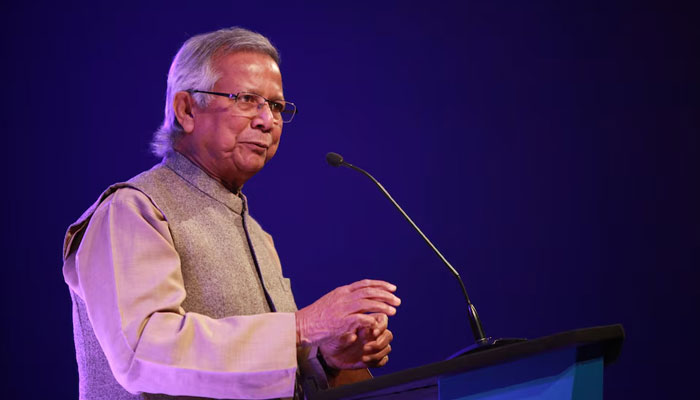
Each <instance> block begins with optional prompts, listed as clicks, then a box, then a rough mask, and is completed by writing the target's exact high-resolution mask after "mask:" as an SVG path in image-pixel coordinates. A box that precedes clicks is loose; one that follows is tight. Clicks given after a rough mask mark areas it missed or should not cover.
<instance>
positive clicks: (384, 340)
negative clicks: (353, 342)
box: [362, 329, 394, 354]
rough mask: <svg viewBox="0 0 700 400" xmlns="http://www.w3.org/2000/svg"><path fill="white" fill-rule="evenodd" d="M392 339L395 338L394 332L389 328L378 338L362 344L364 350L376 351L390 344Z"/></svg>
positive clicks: (367, 351) (368, 351) (366, 351)
mask: <svg viewBox="0 0 700 400" xmlns="http://www.w3.org/2000/svg"><path fill="white" fill-rule="evenodd" d="M392 340H394V334H393V333H392V332H391V331H390V330H388V329H387V330H385V331H384V332H382V334H381V335H380V336H379V337H378V338H377V339H376V340H374V341H371V342H367V343H365V344H364V346H362V351H363V352H364V353H367V354H369V353H373V352H376V351H378V350H379V349H383V348H384V347H386V346H388V345H389V343H391V341H392Z"/></svg>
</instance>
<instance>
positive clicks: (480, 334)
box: [326, 152, 525, 358]
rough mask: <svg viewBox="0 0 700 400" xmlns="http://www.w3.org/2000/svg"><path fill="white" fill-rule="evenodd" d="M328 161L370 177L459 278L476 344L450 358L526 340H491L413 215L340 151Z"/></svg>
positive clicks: (333, 164) (329, 154)
mask: <svg viewBox="0 0 700 400" xmlns="http://www.w3.org/2000/svg"><path fill="white" fill-rule="evenodd" d="M326 162H328V164H329V165H331V166H333V167H340V166H343V167H348V168H350V169H354V170H355V171H358V172H360V173H362V174H363V175H365V176H366V177H367V178H369V179H370V180H371V181H372V182H374V184H375V185H376V186H377V187H378V188H379V190H380V191H381V192H382V194H383V195H384V196H385V197H386V198H387V199H389V201H390V202H391V204H393V205H394V207H396V209H397V210H399V212H400V213H401V215H403V217H404V218H405V219H406V221H408V223H409V224H410V225H411V226H412V227H413V229H415V230H416V232H418V234H419V235H420V237H422V238H423V240H424V241H425V243H427V244H428V246H429V247H430V248H431V249H432V250H433V252H435V254H437V256H438V258H440V260H441V261H442V262H443V264H445V266H447V268H448V269H449V270H450V272H451V273H452V275H453V276H454V277H455V278H456V279H457V281H458V282H459V286H460V287H461V288H462V294H464V298H465V299H466V301H467V314H468V316H469V326H470V327H471V331H472V335H473V336H474V342H475V344H474V345H472V346H469V347H467V348H465V349H462V350H460V351H459V352H457V353H455V354H453V355H452V356H451V357H450V358H454V357H457V356H459V355H462V354H465V353H467V352H470V351H474V350H481V349H486V348H490V347H493V346H499V345H504V344H510V343H516V342H522V341H525V339H511V338H509V339H496V340H491V338H487V337H486V335H485V334H484V328H483V326H482V324H481V319H480V318H479V314H478V313H477V312H476V307H474V304H472V302H471V300H470V299H469V295H468V294H467V289H466V288H465V287H464V282H463V281H462V278H461V277H460V276H459V272H457V270H456V269H455V268H454V267H453V266H452V264H450V262H449V261H447V259H446V258H445V256H443V255H442V253H440V251H439V250H438V249H437V247H435V245H434V244H433V243H432V242H431V241H430V239H428V237H427V236H425V234H424V233H423V231H421V230H420V228H418V225H416V223H415V222H413V220H412V219H411V217H409V216H408V214H406V212H405V211H404V210H403V209H402V208H401V206H399V204H398V203H397V202H396V200H394V198H393V197H391V195H390V194H389V192H388V191H387V190H386V189H384V186H382V184H381V183H379V181H377V180H376V179H374V177H373V176H372V175H370V174H369V173H368V172H367V171H365V170H363V169H362V168H359V167H356V166H354V165H352V164H350V163H347V162H345V161H344V160H343V156H341V155H340V154H338V153H333V152H330V153H328V154H326Z"/></svg>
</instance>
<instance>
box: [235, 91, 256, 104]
mask: <svg viewBox="0 0 700 400" xmlns="http://www.w3.org/2000/svg"><path fill="white" fill-rule="evenodd" d="M258 98H259V96H257V95H255V94H252V93H240V94H239V95H238V97H237V98H236V100H238V101H239V102H241V103H248V104H258V102H259V100H258Z"/></svg>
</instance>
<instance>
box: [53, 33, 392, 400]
mask: <svg viewBox="0 0 700 400" xmlns="http://www.w3.org/2000/svg"><path fill="white" fill-rule="evenodd" d="M278 64H279V57H278V55H277V51H276V49H275V48H274V47H273V46H272V45H271V44H270V42H269V41H268V40H267V39H266V38H264V37H263V36H261V35H258V34H256V33H253V32H250V31H247V30H244V29H240V28H232V29H223V30H219V31H216V32H212V33H209V34H204V35H199V36H195V37H193V38H191V39H189V40H188V41H187V42H185V44H184V45H183V46H182V48H181V49H180V51H179V52H178V54H177V55H176V56H175V59H174V60H173V63H172V65H171V68H170V72H169V75H168V89H167V96H166V107H165V119H164V122H163V125H162V126H161V128H160V129H159V130H158V132H156V135H155V138H154V142H153V148H154V152H155V153H156V154H157V155H159V156H163V157H164V159H163V162H161V163H160V164H158V165H156V166H155V167H153V168H152V169H151V170H149V171H146V172H144V173H142V174H140V175H138V176H136V177H134V178H132V179H131V180H129V181H128V182H124V183H119V184H115V185H113V186H111V187H110V188H109V189H107V190H106V191H105V192H104V193H103V194H102V196H100V198H99V200H98V201H97V202H96V203H95V204H94V205H93V206H92V207H91V208H90V209H89V210H88V211H86V212H85V213H84V214H83V216H82V217H81V218H80V219H79V220H78V221H77V222H76V223H75V224H73V225H72V226H71V227H70V228H69V229H68V233H67V235H66V239H65V243H64V268H63V273H64V277H65V280H66V283H67V284H68V286H69V287H70V291H71V297H72V299H73V320H74V335H75V344H76V353H77V358H78V370H79V375H80V396H81V398H85V399H132V398H161V397H165V395H169V396H198V397H204V398H279V397H291V396H293V395H294V394H295V393H296V394H297V395H298V394H299V391H298V390H296V391H295V386H298V384H299V383H300V382H301V381H302V380H304V381H305V382H307V383H308V384H309V385H311V386H316V387H320V388H323V387H325V385H326V381H325V378H326V377H325V376H324V372H325V373H329V374H331V375H334V374H335V373H337V371H338V370H344V369H359V368H366V367H373V366H382V365H384V364H385V363H386V362H387V354H388V353H389V351H390V350H391V347H390V342H391V340H392V338H393V336H392V333H391V331H389V330H388V329H387V322H388V316H391V315H394V314H395V312H396V309H395V307H396V306H398V305H399V303H400V300H399V299H398V298H397V297H396V296H395V295H394V294H393V293H392V292H393V291H394V290H395V289H396V288H395V287H394V285H392V284H390V283H387V282H383V281H375V280H363V281H359V282H355V283H353V284H351V285H348V286H343V287H340V288H337V289H335V290H333V291H331V292H330V293H328V294H326V295H325V296H323V297H322V298H321V299H319V300H318V301H316V302H315V303H313V304H311V305H310V306H308V307H306V308H303V309H301V310H297V308H296V305H295V303H294V299H293V297H292V294H291V291H290V286H289V280H288V279H286V278H284V277H283V275H282V270H281V266H280V263H279V259H278V257H277V253H276V251H275V249H274V245H273V243H272V239H271V237H270V236H269V235H268V234H267V233H265V232H264V231H263V230H262V229H261V228H260V226H259V225H258V224H257V223H256V222H255V220H253V219H252V218H251V217H250V216H249V215H248V211H247V204H246V200H245V197H244V196H243V195H242V194H241V188H242V186H243V184H244V183H245V182H246V181H247V180H248V179H250V178H251V177H252V176H253V175H255V174H256V173H257V172H258V171H260V169H261V168H262V167H263V166H264V165H265V163H266V162H267V161H269V160H270V159H271V158H272V157H273V156H274V154H275V152H276V151H277V147H278V145H279V140H280V135H281V133H282V126H283V124H284V123H285V122H290V121H291V118H292V117H293V116H294V114H295V111H296V108H295V106H294V104H293V103H291V102H287V101H285V100H284V95H283V91H282V78H281V74H280V70H279V66H278ZM321 367H323V368H321ZM298 376H300V377H301V378H298Z"/></svg>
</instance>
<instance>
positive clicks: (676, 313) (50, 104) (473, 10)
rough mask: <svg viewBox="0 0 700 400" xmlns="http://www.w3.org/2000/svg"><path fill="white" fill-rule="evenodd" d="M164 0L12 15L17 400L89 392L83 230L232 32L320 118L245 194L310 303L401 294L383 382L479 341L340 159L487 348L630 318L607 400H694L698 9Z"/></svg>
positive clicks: (9, 357) (7, 84)
mask: <svg viewBox="0 0 700 400" xmlns="http://www.w3.org/2000/svg"><path fill="white" fill-rule="evenodd" d="M111 3H114V2H111ZM144 3H146V2H144ZM148 3H149V5H132V6H127V5H123V4H121V3H120V5H119V6H113V5H109V6H100V5H98V4H89V5H88V4H81V5H70V4H65V3H63V2H61V4H60V5H50V4H53V3H49V4H41V3H39V2H27V3H26V4H25V5H8V4H4V5H2V6H0V7H1V11H2V13H1V15H2V16H3V20H4V22H3V24H2V27H1V29H2V54H3V57H2V58H3V61H2V76H3V78H4V82H3V111H4V112H3V117H2V128H3V131H4V133H5V137H6V138H7V139H8V140H7V141H6V144H7V146H6V147H5V149H6V152H5V155H4V157H3V170H4V171H5V179H4V186H5V195H4V196H3V197H2V199H3V207H2V210H3V221H5V224H4V225H5V229H4V230H3V250H4V252H3V253H4V254H6V255H7V257H5V271H6V272H5V274H4V283H3V290H2V299H1V300H2V305H3V328H2V341H1V342H0V343H1V345H2V361H3V370H4V371H6V372H5V374H3V381H4V390H3V392H4V393H5V394H6V395H7V397H8V398H9V397H18V396H22V397H24V398H61V399H63V398H65V399H70V398H76V397H77V367H76V364H75V359H74V357H75V356H74V349H73V342H72V333H71V332H72V331H71V319H70V298H69V295H68V290H67V288H66V286H65V284H64V283H63V278H62V275H61V243H62V237H63V234H64V231H65V229H66V227H67V226H68V225H69V224H70V223H71V222H72V221H74V220H75V219H76V218H77V217H78V216H79V215H80V214H81V213H82V212H83V210H84V209H85V208H87V207H88V206H89V205H90V204H91V203H92V202H93V201H94V200H95V199H96V198H97V196H98V194H99V193H100V192H101V191H102V190H103V189H104V188H106V187H107V186H108V185H110V184H111V183H113V182H116V181H121V180H125V179H128V178H129V177H131V176H133V175H135V174H136V173H138V172H140V171H142V170H145V169H147V168H149V167H150V166H151V165H153V164H154V163H156V162H157V160H156V159H155V158H154V157H153V156H151V155H150V153H149V150H148V143H149V141H150V138H151V134H152V132H153V130H155V129H156V128H157V127H158V125H159V124H160V122H161V118H162V109H163V98H164V94H165V78H166V74H167V70H168V67H169V64H170V61H171V59H172V57H173V55H174V54H175V52H176V51H177V49H178V48H179V46H180V44H181V43H182V42H183V41H184V40H185V39H187V38H188V37H189V36H191V35H193V34H197V33H201V32H205V31H210V30H214V29H218V28H221V27H228V26H232V25H240V26H244V27H247V28H249V29H253V30H256V31H259V32H261V33H263V34H265V35H267V36H269V37H270V38H271V40H272V41H273V43H274V44H275V45H277V46H278V47H279V49H280V51H281V55H282V65H281V67H282V73H283V78H284V84H285V94H286V97H287V98H288V99H289V100H291V101H294V102H296V103H297V104H298V105H299V107H300V110H301V112H300V114H299V115H298V116H297V118H295V120H294V122H293V123H291V124H289V125H288V126H287V127H285V130H284V133H283V137H282V143H281V147H280V151H279V152H278V154H277V156H276V157H275V159H273V160H272V162H271V163H270V164H269V165H268V166H267V167H266V168H265V169H264V170H263V171H262V172H261V173H260V174H259V175H258V176H256V177H255V178H253V179H252V180H251V181H250V182H249V183H248V184H247V185H246V187H245V192H246V193H247V195H248V197H249V200H250V204H251V211H252V213H253V215H254V216H255V217H256V218H257V219H258V220H259V221H260V223H261V224H262V225H263V227H265V229H267V230H268V231H269V232H270V233H272V234H273V236H274V237H275V239H276V244H277V247H278V250H279V253H280V255H281V258H282V262H283V266H284V268H285V274H286V275H287V276H289V277H290V278H291V279H292V285H293V288H294V291H295V294H296V297H297V303H298V304H299V306H305V305H308V304H309V303H311V302H312V301H314V300H315V299H316V298H318V297H319V296H321V295H322V294H323V293H325V292H327V291H329V290H331V289H332V288H334V287H336V286H338V285H341V284H345V283H349V282H352V281H355V280H357V279H361V278H365V277H372V278H380V279H386V280H389V281H391V282H394V283H395V284H397V285H398V287H399V292H398V294H399V295H400V296H401V298H402V299H403V305H402V306H401V307H400V309H399V313H398V315H397V316H396V317H395V318H393V319H392V320H391V323H390V326H391V329H392V330H393V331H394V332H395V334H396V339H395V341H394V345H393V347H394V351H393V352H392V354H391V361H390V363H389V365H388V366H387V367H385V368H383V369H380V370H376V371H375V374H376V375H382V374H386V373H390V372H394V371H399V370H402V369H405V368H409V367H415V366H418V365H422V364H425V363H429V362H434V361H438V360H441V359H443V358H445V357H446V356H448V355H449V354H451V353H452V352H453V351H455V350H457V349H459V348H461V347H464V346H466V345H469V344H471V343H472V339H471V334H470V332H469V330H468V325H467V322H466V318H465V309H464V303H463V299H462V298H461V293H460V291H459V288H458V286H457V284H456V283H455V282H454V280H453V278H452V277H451V275H450V274H449V273H448V271H447V270H446V269H445V268H444V267H443V266H442V265H441V264H440V262H439V261H438V259H437V258H436V257H435V256H434V255H433V254H432V253H431V251H430V250H429V249H428V248H427V247H426V246H424V244H423V243H421V241H420V239H419V238H418V236H417V235H416V234H415V233H414V232H413V231H412V230H411V229H410V227H409V226H408V225H407V224H406V223H405V222H404V221H403V220H402V218H401V217H400V216H399V214H397V213H396V212H395V211H394V210H393V209H392V208H391V206H390V204H389V203H388V202H387V201H386V200H384V199H383V198H382V197H381V195H380V194H379V192H378V191H376V189H375V188H374V187H373V186H372V185H371V183H370V182H369V181H366V180H365V179H364V178H363V177H361V176H360V175H359V174H356V173H354V172H352V171H350V170H347V169H342V170H338V169H333V168H331V167H329V166H327V165H326V164H325V161H324V155H325V153H326V152H328V151H336V152H339V153H341V154H343V155H344V156H345V158H346V159H347V160H348V161H349V162H352V163H354V164H356V165H359V166H362V167H364V168H366V169H368V170H370V171H371V172H372V173H373V174H374V175H375V176H376V177H377V178H378V179H380V180H381V181H382V182H383V183H384V185H385V186H386V187H387V188H388V189H389V190H390V191H391V192H392V194H393V195H394V197H395V198H397V199H398V200H399V203H400V204H401V205H402V206H403V207H404V209H405V210H406V211H407V212H408V213H409V214H410V215H412V216H413V218H414V220H415V221H416V222H417V223H418V225H419V226H421V228H423V230H424V231H425V232H426V233H427V234H428V235H429V236H430V237H431V239H432V240H433V241H434V242H435V243H436V244H437V245H438V247H439V248H440V249H441V251H442V252H443V253H444V254H445V256H446V257H447V258H448V259H449V260H450V261H451V262H452V264H453V265H455V267H457V268H458V269H459V270H460V271H461V274H462V276H463V277H464V279H465V283H466V285H467V288H468V290H469V292H470V295H471V297H472V300H473V301H474V302H475V304H476V306H477V308H478V310H479V312H480V314H481V316H482V319H483V322H484V326H485V329H486V333H487V334H488V335H490V336H496V337H498V336H508V337H513V336H523V337H530V338H535V337H539V336H544V335H548V334H551V333H555V332H559V331H563V330H568V329H574V328H582V327H588V326H596V325H604V324H612V323H622V324H623V325H624V327H625V329H626V331H627V335H628V337H627V340H626V342H625V344H624V348H623V352H622V355H621V357H620V359H619V360H618V361H617V362H616V363H615V364H613V365H611V366H610V367H609V368H608V369H607V370H606V375H605V393H606V396H608V398H664V397H665V398H672V397H674V396H679V397H680V396H681V395H682V394H684V393H686V392H687V391H688V390H690V389H689V388H691V387H695V386H696V385H694V384H690V383H689V381H690V380H691V379H695V378H696V373H695V372H696V371H697V369H696V368H695V367H693V365H696V357H698V355H699V354H698V349H699V346H698V345H697V338H696V335H697V322H696V320H697V317H698V307H697V305H698V303H699V302H698V300H699V297H700V296H699V295H698V289H697V286H698V278H697V273H696V272H695V269H696V268H697V267H698V266H699V265H700V262H699V261H700V260H699V257H698V255H699V253H700V252H699V243H700V219H699V213H698V205H699V204H700V198H699V196H698V183H699V179H698V178H699V174H698V171H699V170H700V169H698V168H697V159H698V150H699V147H700V146H699V144H698V119H699V112H698V111H699V109H698V105H699V103H700V100H699V98H698V97H699V96H698V93H699V91H698V86H699V79H698V73H697V71H700V62H699V61H700V60H699V58H698V48H700V46H699V43H698V28H697V16H695V15H694V14H693V13H692V12H691V11H692V10H690V9H689V8H684V7H681V6H671V5H657V6H654V7H651V6H645V5H644V4H643V3H639V2H630V3H629V4H620V3H615V4H610V2H585V3H586V4H585V5H575V6H574V5H563V4H560V3H562V2H557V1H550V2H537V4H536V5H533V4H529V5H527V6H525V5H523V3H525V2H502V1H492V2H488V5H483V4H477V2H466V3H465V4H462V3H463V2H456V1H455V2H451V3H450V2H446V3H442V2H426V3H422V4H419V5H408V4H407V3H406V2H382V4H376V3H370V2H367V3H364V2H359V3H358V2H353V3H352V4H345V5H337V4H335V5H328V4H326V3H325V2H311V3H304V4H301V3H299V4H296V3H295V2H274V1H273V2H244V3H243V4H239V3H240V2H231V1H222V2H213V3H209V4H207V5H204V4H203V2H202V3H192V2H179V1H168V2H148ZM234 3H235V4H234ZM528 3H530V2H528ZM8 372H9V374H8ZM5 380H6V382H5Z"/></svg>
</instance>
